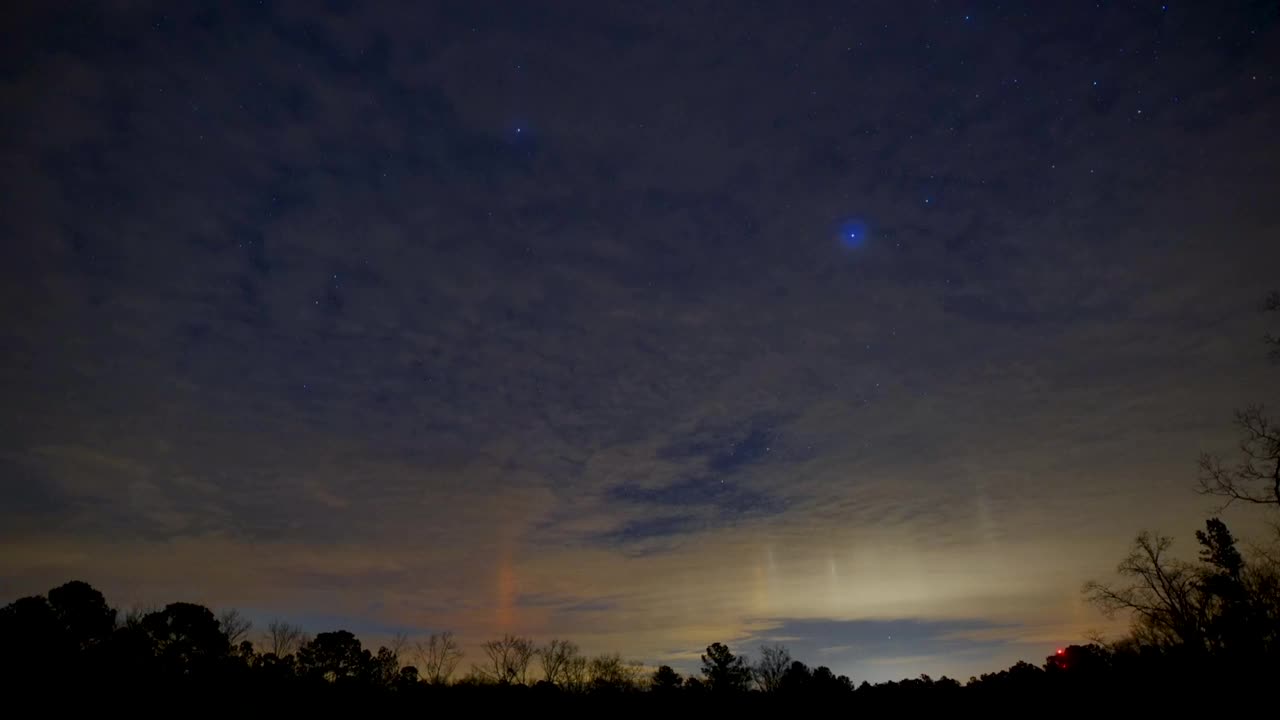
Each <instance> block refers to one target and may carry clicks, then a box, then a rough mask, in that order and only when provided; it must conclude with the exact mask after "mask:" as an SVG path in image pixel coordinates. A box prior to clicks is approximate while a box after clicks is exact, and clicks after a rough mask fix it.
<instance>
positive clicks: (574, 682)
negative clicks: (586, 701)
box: [561, 655, 588, 692]
mask: <svg viewBox="0 0 1280 720" xmlns="http://www.w3.org/2000/svg"><path fill="white" fill-rule="evenodd" d="M587 664H588V663H587V657H586V656H585V655H574V656H573V657H570V658H569V659H568V660H566V661H565V664H564V670H563V671H562V673H561V674H562V677H563V680H562V682H563V687H564V689H566V690H571V691H573V692H583V691H585V690H586V689H587V680H588V673H587Z"/></svg>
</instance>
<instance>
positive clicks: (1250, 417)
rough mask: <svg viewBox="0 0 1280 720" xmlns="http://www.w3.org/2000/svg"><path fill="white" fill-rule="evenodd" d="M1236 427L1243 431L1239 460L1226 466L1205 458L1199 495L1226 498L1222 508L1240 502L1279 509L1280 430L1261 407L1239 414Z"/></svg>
mask: <svg viewBox="0 0 1280 720" xmlns="http://www.w3.org/2000/svg"><path fill="white" fill-rule="evenodd" d="M1235 424H1236V427H1237V428H1239V430H1240V445H1239V447H1240V455H1241V458H1240V460H1239V461H1238V462H1237V463H1236V464H1235V465H1227V464H1225V463H1224V462H1223V460H1222V458H1220V457H1218V456H1217V455H1212V454H1209V453H1205V454H1202V455H1201V456H1200V478H1199V479H1200V492H1201V493H1202V494H1205V495H1214V496H1217V497H1220V498H1225V502H1224V503H1223V504H1222V508H1225V507H1227V506H1228V505H1230V504H1231V503H1233V502H1235V501H1237V500H1239V501H1241V502H1246V503H1251V504H1254V505H1271V506H1280V426H1277V425H1276V424H1275V423H1272V422H1271V421H1270V419H1269V418H1267V415H1266V413H1265V412H1264V410H1263V408H1262V406H1260V405H1251V406H1249V407H1247V408H1245V409H1244V410H1241V411H1238V412H1237V413H1236V421H1235ZM1220 509H1221V508H1220Z"/></svg>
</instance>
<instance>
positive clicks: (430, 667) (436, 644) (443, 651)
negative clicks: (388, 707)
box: [414, 630, 462, 685]
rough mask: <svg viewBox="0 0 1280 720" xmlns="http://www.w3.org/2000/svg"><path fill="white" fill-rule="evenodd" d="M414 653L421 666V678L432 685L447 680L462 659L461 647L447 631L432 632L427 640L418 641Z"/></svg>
mask: <svg viewBox="0 0 1280 720" xmlns="http://www.w3.org/2000/svg"><path fill="white" fill-rule="evenodd" d="M414 648H415V652H414V655H415V656H416V659H417V661H418V663H419V664H420V665H421V666H422V667H420V668H418V669H419V670H420V671H421V672H422V678H423V679H424V680H426V681H427V682H429V683H431V684H432V685H443V684H445V683H447V682H449V678H450V677H452V676H453V671H454V670H455V669H457V667H458V663H459V662H460V661H461V660H462V649H461V648H459V647H458V641H457V640H455V639H454V637H453V633H451V632H449V631H447V630H446V631H444V632H438V633H432V634H431V637H429V638H427V641H426V642H425V643H424V642H418V643H417V644H415V646H414Z"/></svg>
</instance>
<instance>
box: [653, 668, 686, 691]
mask: <svg viewBox="0 0 1280 720" xmlns="http://www.w3.org/2000/svg"><path fill="white" fill-rule="evenodd" d="M683 682H684V678H682V677H680V673H678V672H676V671H675V670H674V669H672V667H671V666H670V665H661V666H659V667H658V669H657V670H654V671H653V675H652V676H651V677H650V678H649V685H650V687H651V688H652V689H653V690H654V692H668V693H669V692H675V691H676V690H679V689H680V685H681V684H682V683H683Z"/></svg>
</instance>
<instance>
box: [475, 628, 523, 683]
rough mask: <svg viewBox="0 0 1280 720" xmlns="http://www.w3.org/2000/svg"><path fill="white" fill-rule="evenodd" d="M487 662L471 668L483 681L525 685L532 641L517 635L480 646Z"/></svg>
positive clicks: (506, 636) (505, 636)
mask: <svg viewBox="0 0 1280 720" xmlns="http://www.w3.org/2000/svg"><path fill="white" fill-rule="evenodd" d="M480 647H481V649H483V650H484V654H485V657H486V658H488V662H487V663H486V664H484V665H478V666H475V667H474V668H473V670H475V671H476V672H477V673H478V674H479V675H480V676H482V677H484V678H485V679H487V680H489V681H491V682H496V683H499V684H502V685H525V684H528V681H529V662H530V661H531V660H533V654H534V652H535V646H534V644H533V641H532V640H530V639H528V638H524V637H519V636H517V635H504V636H503V637H502V639H501V640H490V641H489V642H487V643H485V644H484V645H481V646H480Z"/></svg>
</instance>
